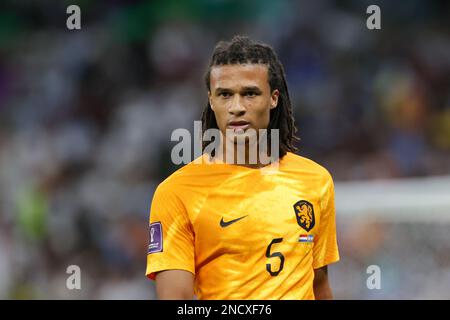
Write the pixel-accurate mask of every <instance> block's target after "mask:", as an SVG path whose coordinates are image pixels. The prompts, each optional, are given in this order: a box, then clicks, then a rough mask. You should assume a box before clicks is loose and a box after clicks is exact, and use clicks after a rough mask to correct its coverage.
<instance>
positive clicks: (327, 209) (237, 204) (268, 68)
mask: <svg viewBox="0 0 450 320" xmlns="http://www.w3.org/2000/svg"><path fill="white" fill-rule="evenodd" d="M205 80H206V86H207V90H208V98H209V99H208V103H207V106H206V108H205V109H204V111H203V115H202V130H203V131H205V130H207V129H213V128H216V129H218V130H220V132H221V133H222V135H221V140H222V141H221V142H220V146H219V148H218V149H217V152H214V154H212V153H210V154H207V152H204V153H203V154H202V156H201V158H202V160H203V161H202V162H201V163H195V161H193V162H191V163H189V164H187V165H185V166H183V167H182V168H180V169H178V170H177V171H176V172H174V173H173V174H172V175H170V176H169V177H168V178H167V179H166V180H164V181H163V182H162V183H161V184H160V185H159V186H158V187H157V189H156V191H155V194H154V197H153V200H152V205H151V211H150V228H149V230H150V232H149V248H148V255H147V270H146V275H147V277H149V278H150V279H154V280H156V293H157V296H158V298H159V299H193V298H195V297H196V298H198V299H331V298H332V291H331V289H330V285H329V281H328V274H327V265H329V264H331V263H334V262H337V261H338V260H339V253H338V247H337V241H336V226H335V206H334V187H333V180H332V177H331V175H330V174H329V172H328V171H327V170H326V169H325V168H323V167H322V166H320V165H318V164H317V163H315V162H313V161H311V160H309V159H306V158H304V157H301V156H299V155H296V154H295V153H294V152H295V151H296V148H295V147H294V142H295V139H296V137H295V131H296V128H295V125H294V119H293V115H292V106H291V102H290V98H289V93H288V88H287V84H286V80H285V74H284V69H283V67H282V65H281V62H280V61H279V60H278V58H277V56H276V54H275V52H274V50H273V49H272V48H271V47H270V46H268V45H266V44H262V43H256V42H254V41H252V40H250V39H249V38H247V37H242V36H235V37H234V38H233V39H232V40H231V42H219V43H218V45H217V46H216V47H215V49H214V52H213V55H212V59H211V62H210V65H209V69H208V71H207V73H206V77H205ZM250 129H253V130H255V131H256V130H258V129H277V130H279V131H278V132H279V135H278V137H279V141H278V142H279V143H278V145H279V150H277V151H278V157H276V159H275V161H276V163H277V164H278V167H277V170H276V171H275V172H272V173H271V174H262V172H261V168H264V167H265V165H264V164H262V163H261V161H259V160H258V161H257V162H256V163H250V162H249V161H248V157H246V158H245V160H246V162H245V163H244V164H237V163H236V162H235V160H236V158H235V157H230V158H227V157H224V154H227V153H229V152H230V151H233V150H230V149H233V148H234V147H236V146H237V143H236V140H237V139H235V138H236V137H237V136H239V135H240V134H242V133H245V132H246V131H248V130H250ZM230 131H231V133H232V134H231V136H230V135H229V134H228V135H227V134H226V133H227V132H228V133H229V132H230ZM268 136H269V138H270V137H271V136H270V134H269V135H268ZM227 139H228V140H230V139H231V140H232V141H233V143H234V145H233V144H232V146H233V147H232V148H230V147H228V148H227V147H226V146H229V144H226V143H225V142H226V141H228V140H227ZM258 141H259V140H258ZM250 145H251V143H249V139H247V140H246V142H245V147H246V148H248V147H249V146H250ZM234 151H235V150H234ZM270 151H272V150H270ZM274 153H275V152H271V154H274ZM224 159H228V160H229V159H231V161H228V160H224ZM258 159H259V157H258Z"/></svg>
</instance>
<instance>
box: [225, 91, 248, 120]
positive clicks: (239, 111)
mask: <svg viewBox="0 0 450 320" xmlns="http://www.w3.org/2000/svg"><path fill="white" fill-rule="evenodd" d="M228 112H229V113H231V114H233V115H237V116H240V115H243V114H244V113H245V107H244V105H243V104H242V101H241V96H240V95H239V94H236V95H234V97H233V99H232V100H231V101H230V105H229V107H228Z"/></svg>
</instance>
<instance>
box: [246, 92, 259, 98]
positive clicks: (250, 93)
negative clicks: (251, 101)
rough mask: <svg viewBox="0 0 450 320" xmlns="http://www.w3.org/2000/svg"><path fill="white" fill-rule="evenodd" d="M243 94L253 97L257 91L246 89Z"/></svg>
mask: <svg viewBox="0 0 450 320" xmlns="http://www.w3.org/2000/svg"><path fill="white" fill-rule="evenodd" d="M244 96H246V97H250V98H251V97H255V96H257V93H256V92H255V91H246V92H245V93H244Z"/></svg>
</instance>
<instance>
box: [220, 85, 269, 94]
mask: <svg viewBox="0 0 450 320" xmlns="http://www.w3.org/2000/svg"><path fill="white" fill-rule="evenodd" d="M231 91H233V90H231V89H229V88H221V87H218V88H216V93H222V92H231ZM247 91H255V92H257V93H261V92H262V91H261V89H260V88H259V87H257V86H245V87H242V88H241V89H240V90H239V92H247Z"/></svg>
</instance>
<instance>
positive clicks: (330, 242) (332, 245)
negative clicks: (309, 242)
mask: <svg viewBox="0 0 450 320" xmlns="http://www.w3.org/2000/svg"><path fill="white" fill-rule="evenodd" d="M327 173H328V172H327ZM323 190H324V191H323V193H322V199H321V202H320V203H321V212H320V215H321V216H320V225H319V230H318V232H317V234H316V235H315V237H314V247H313V259H314V260H313V268H314V269H318V268H321V267H323V266H326V265H328V264H331V263H334V262H337V261H339V250H338V244H337V239H336V208H335V204H334V183H333V179H332V177H331V175H330V174H329V173H328V174H327V179H326V182H325V184H324V186H323Z"/></svg>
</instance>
